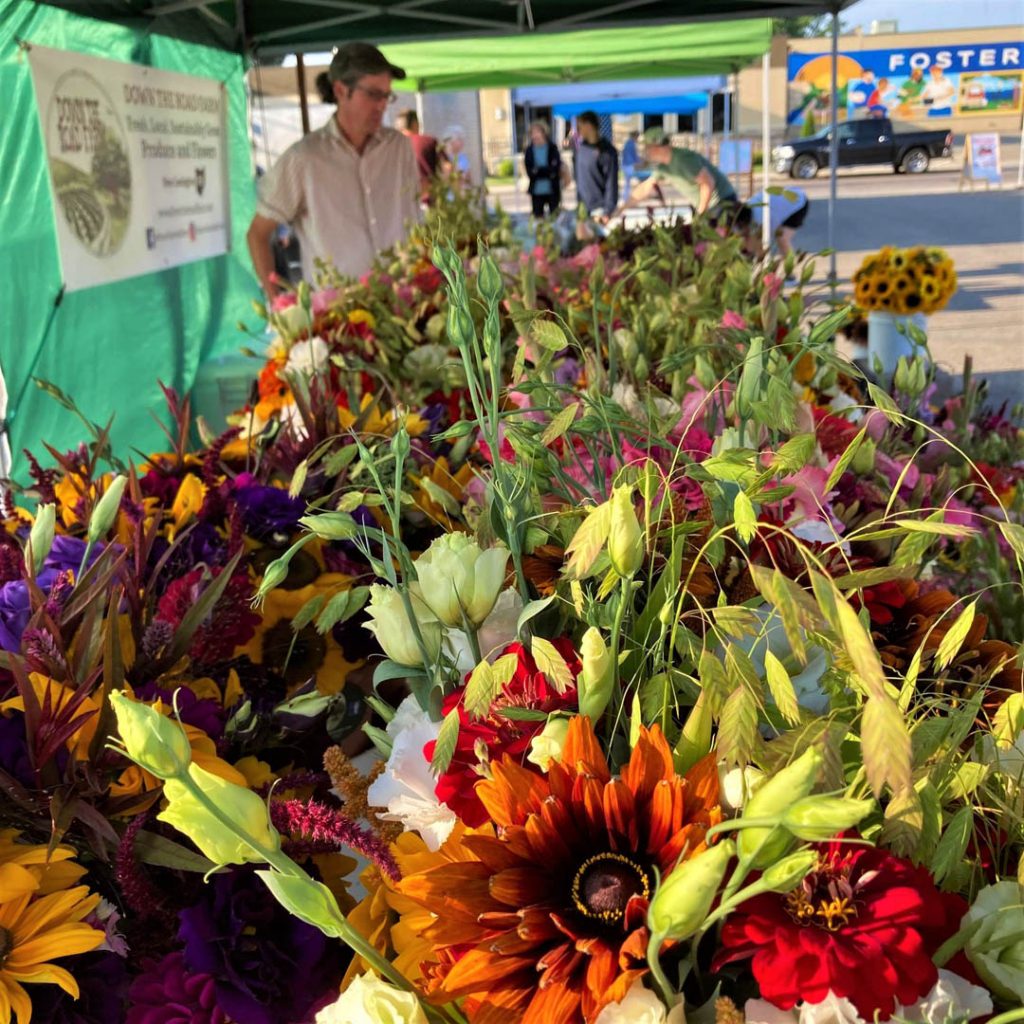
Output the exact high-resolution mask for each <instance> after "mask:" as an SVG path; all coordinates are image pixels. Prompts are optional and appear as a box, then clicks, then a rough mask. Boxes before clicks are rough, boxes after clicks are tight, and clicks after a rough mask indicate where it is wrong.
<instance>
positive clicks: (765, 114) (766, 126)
mask: <svg viewBox="0 0 1024 1024" xmlns="http://www.w3.org/2000/svg"><path fill="white" fill-rule="evenodd" d="M770 67H771V50H766V51H765V54H764V56H763V57H762V58H761V188H762V190H763V192H764V206H763V207H761V243H762V245H764V249H765V252H768V251H769V249H770V248H771V244H772V204H771V203H770V202H768V185H769V170H770V166H771V145H772V128H771V109H770V107H771V98H770V95H769V89H770V86H771V74H770V73H769V71H770Z"/></svg>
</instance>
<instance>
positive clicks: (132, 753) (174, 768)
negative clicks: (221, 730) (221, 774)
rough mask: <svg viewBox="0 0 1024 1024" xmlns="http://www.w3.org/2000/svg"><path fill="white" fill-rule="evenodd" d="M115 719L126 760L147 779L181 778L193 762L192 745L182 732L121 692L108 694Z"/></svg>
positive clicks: (147, 706) (166, 718)
mask: <svg viewBox="0 0 1024 1024" xmlns="http://www.w3.org/2000/svg"><path fill="white" fill-rule="evenodd" d="M110 706H111V707H112V708H113V709H114V715H115V716H116V717H117V731H118V734H119V735H120V737H121V742H122V743H123V744H124V747H125V750H126V751H127V752H128V756H129V757H130V758H131V759H132V760H133V761H134V762H135V763H136V764H137V765H139V766H140V767H141V768H144V769H145V770H146V771H147V772H149V773H150V775H155V776H156V777H157V778H158V779H170V778H174V777H175V776H180V775H184V774H185V773H186V772H187V771H188V766H189V763H190V762H191V760H192V744H191V743H189V741H188V736H187V735H186V734H185V730H184V729H182V727H181V726H180V725H179V724H178V723H177V722H176V721H174V720H173V719H171V718H168V717H167V716H166V715H162V714H160V712H159V711H157V710H156V708H152V707H150V706H149V705H148V704H143V703H141V702H140V701H137V700H132V699H131V698H130V697H126V696H125V695H124V694H123V693H122V692H121V691H120V690H114V691H113V692H112V693H111V694H110Z"/></svg>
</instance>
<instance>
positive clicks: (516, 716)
mask: <svg viewBox="0 0 1024 1024" xmlns="http://www.w3.org/2000/svg"><path fill="white" fill-rule="evenodd" d="M495 713H496V714H498V715H500V716H501V717H502V718H507V719H509V720H510V721H512V722H544V721H546V720H547V717H548V716H547V712H545V711H538V710H537V709H536V708H517V707H507V708H499V709H498V710H497V711H496V712H495Z"/></svg>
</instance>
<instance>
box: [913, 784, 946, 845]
mask: <svg viewBox="0 0 1024 1024" xmlns="http://www.w3.org/2000/svg"><path fill="white" fill-rule="evenodd" d="M917 792H918V795H919V796H920V798H921V811H922V826H921V835H920V836H919V838H918V841H917V846H916V847H915V849H914V854H913V857H914V862H915V863H917V864H927V863H930V862H931V859H932V856H933V855H934V854H935V846H936V844H937V843H938V841H939V837H940V836H941V834H942V801H941V800H940V799H939V794H938V792H937V791H936V789H935V787H934V786H933V785H932V783H931V782H929V781H928V780H927V779H922V780H921V781H920V782H918V784H917Z"/></svg>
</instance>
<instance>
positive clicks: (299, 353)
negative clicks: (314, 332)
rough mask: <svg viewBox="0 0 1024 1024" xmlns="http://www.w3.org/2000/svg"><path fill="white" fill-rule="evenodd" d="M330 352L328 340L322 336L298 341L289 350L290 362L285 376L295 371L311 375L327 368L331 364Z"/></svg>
mask: <svg viewBox="0 0 1024 1024" xmlns="http://www.w3.org/2000/svg"><path fill="white" fill-rule="evenodd" d="M330 354H331V350H330V349H329V348H328V347H327V342H326V341H324V339H323V338H321V337H316V338H309V339H307V340H306V341H297V342H295V344H294V345H292V347H291V348H290V349H289V350H288V362H287V363H285V367H284V373H285V376H287V375H288V374H290V373H295V374H301V375H303V376H305V377H309V376H311V375H312V374H314V373H316V372H318V371H321V370H325V369H327V367H328V366H329V365H330Z"/></svg>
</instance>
